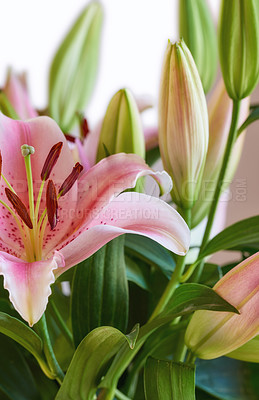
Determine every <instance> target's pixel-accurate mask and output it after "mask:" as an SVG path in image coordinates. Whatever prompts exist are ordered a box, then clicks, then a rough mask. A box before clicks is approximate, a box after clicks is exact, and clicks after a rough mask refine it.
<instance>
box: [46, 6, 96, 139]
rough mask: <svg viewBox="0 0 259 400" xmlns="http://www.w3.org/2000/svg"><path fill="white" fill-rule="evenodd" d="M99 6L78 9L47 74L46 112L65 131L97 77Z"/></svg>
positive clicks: (89, 94)
mask: <svg viewBox="0 0 259 400" xmlns="http://www.w3.org/2000/svg"><path fill="white" fill-rule="evenodd" d="M102 19H103V11H102V6H101V4H100V3H98V2H95V1H94V2H92V3H90V4H89V5H88V6H87V7H86V8H85V9H84V11H83V12H82V13H81V15H80V16H79V18H78V19H77V21H76V22H75V24H74V25H73V27H72V29H71V30H70V32H69V33H68V35H67V36H66V38H65V39H64V41H63V42H62V44H61V46H60V48H59V49H58V51H57V53H56V55H55V57H54V60H53V62H52V65H51V70H50V77H49V112H50V115H51V117H52V118H54V119H55V120H56V121H57V123H58V124H59V125H60V126H61V128H62V130H63V131H64V132H69V130H70V129H71V128H72V127H73V125H74V124H75V123H76V121H77V112H80V111H84V109H85V107H86V105H87V103H88V101H89V100H90V97H91V94H92V91H93V88H94V83H95V80H96V74H97V69H98V68H97V66H98V58H99V47H100V33H101V26H102Z"/></svg>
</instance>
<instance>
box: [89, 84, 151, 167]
mask: <svg viewBox="0 0 259 400" xmlns="http://www.w3.org/2000/svg"><path fill="white" fill-rule="evenodd" d="M106 151H108V152H109V154H116V153H121V152H125V153H134V154H138V155H139V156H141V157H143V158H144V157H145V140H144V133H143V129H142V124H141V120H140V114H139V111H138V107H137V104H136V101H135V99H134V97H133V95H132V93H131V92H130V91H129V90H128V89H121V90H119V91H118V92H117V93H116V94H115V95H114V96H113V98H112V99H111V101H110V103H109V105H108V108H107V111H106V114H105V117H104V120H103V124H102V129H101V134H100V138H99V145H98V151H97V161H100V160H101V159H102V158H104V157H106Z"/></svg>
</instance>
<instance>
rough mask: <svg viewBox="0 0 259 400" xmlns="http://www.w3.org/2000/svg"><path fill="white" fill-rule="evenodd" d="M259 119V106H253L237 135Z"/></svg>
mask: <svg viewBox="0 0 259 400" xmlns="http://www.w3.org/2000/svg"><path fill="white" fill-rule="evenodd" d="M258 119H259V107H258V106H257V107H255V108H252V110H251V112H250V114H249V115H248V117H247V119H246V120H245V122H244V123H243V124H242V125H241V126H240V128H239V129H238V131H237V135H238V136H239V135H240V134H241V133H242V132H243V131H244V130H245V129H246V128H247V127H248V126H249V125H250V124H252V122H254V121H256V120H258Z"/></svg>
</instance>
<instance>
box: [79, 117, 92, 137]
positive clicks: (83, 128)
mask: <svg viewBox="0 0 259 400" xmlns="http://www.w3.org/2000/svg"><path fill="white" fill-rule="evenodd" d="M89 132H90V130H89V126H88V122H87V119H86V118H84V117H82V119H81V123H80V133H81V135H80V136H81V139H85V138H86V136H87V135H88V133H89Z"/></svg>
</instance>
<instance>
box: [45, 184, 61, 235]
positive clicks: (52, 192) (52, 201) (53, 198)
mask: <svg viewBox="0 0 259 400" xmlns="http://www.w3.org/2000/svg"><path fill="white" fill-rule="evenodd" d="M46 206H47V213H48V221H49V224H50V227H51V230H53V229H54V228H55V226H56V225H57V222H58V200H57V193H56V188H55V185H54V183H53V181H52V180H49V181H48V186H47V192H46Z"/></svg>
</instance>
